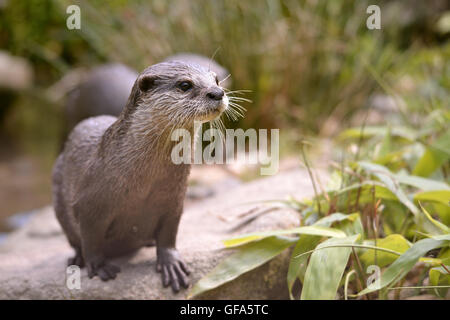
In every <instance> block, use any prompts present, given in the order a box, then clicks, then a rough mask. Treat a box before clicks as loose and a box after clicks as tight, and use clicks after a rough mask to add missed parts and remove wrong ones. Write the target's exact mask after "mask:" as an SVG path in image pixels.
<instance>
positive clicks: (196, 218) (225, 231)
mask: <svg viewBox="0 0 450 320" xmlns="http://www.w3.org/2000/svg"><path fill="white" fill-rule="evenodd" d="M289 195H292V196H294V197H296V198H298V199H302V198H304V197H305V196H311V195H312V188H311V183H310V181H309V178H308V175H307V172H306V171H304V170H292V171H288V172H283V173H280V174H278V175H275V176H272V177H269V178H264V179H259V180H255V181H253V182H250V183H246V184H242V185H240V186H237V187H235V188H230V189H229V190H226V191H225V190H224V191H221V192H219V193H217V194H216V195H214V196H213V197H211V198H208V199H206V200H202V201H198V202H196V203H193V204H191V205H189V206H187V207H186V209H185V212H184V215H183V217H182V220H181V224H180V228H179V233H178V241H177V242H178V249H179V250H180V252H181V254H182V255H183V256H184V258H185V260H186V262H187V264H188V265H189V266H190V269H191V270H192V274H191V276H190V279H191V283H196V282H197V281H198V280H199V279H200V278H201V277H203V276H204V275H205V274H206V273H207V272H209V271H210V270H211V269H212V268H213V267H214V266H216V265H217V264H218V263H219V262H220V261H221V260H222V259H223V258H225V257H226V256H227V255H229V254H230V253H231V252H232V251H231V250H226V249H223V246H222V244H221V240H223V239H227V238H229V237H232V236H235V235H236V234H242V233H247V232H254V231H261V230H273V229H279V228H287V227H292V226H295V225H297V224H298V214H297V213H296V212H295V211H293V210H290V209H279V210H274V211H269V212H266V213H265V214H262V215H259V216H258V217H257V218H256V219H252V220H250V221H249V222H248V223H247V224H245V225H243V226H240V228H237V229H236V228H235V226H236V225H239V224H240V223H241V222H242V219H243V217H246V215H245V213H246V212H254V211H256V210H264V209H267V207H266V205H265V204H263V203H256V204H255V203H252V204H249V202H253V201H259V200H269V199H286V197H287V196H289ZM230 230H233V231H230ZM155 251H156V250H155V248H143V249H141V250H139V251H138V252H137V253H136V254H134V255H130V256H128V257H122V258H120V259H117V260H116V261H115V263H116V264H118V265H119V266H120V267H121V269H122V272H121V273H120V274H119V275H118V277H117V279H115V280H114V281H109V282H102V281H101V280H99V279H98V278H97V277H95V278H94V279H89V278H88V277H87V273H86V270H85V269H83V270H82V272H81V290H76V289H75V290H69V289H67V287H66V286H65V281H66V262H67V259H68V258H69V257H71V256H72V255H73V251H72V249H71V248H70V247H69V245H68V243H67V241H66V239H65V236H64V235H63V233H62V231H61V229H60V227H59V225H58V223H57V221H56V219H55V217H54V213H53V210H52V208H51V207H47V208H44V209H42V210H41V211H40V212H39V213H37V214H35V215H34V216H33V218H32V219H31V221H30V222H29V223H28V224H26V225H25V226H24V227H22V228H20V229H18V230H17V231H15V232H13V233H12V234H11V235H10V236H8V238H7V239H6V241H5V242H4V243H3V244H2V245H0V299H184V298H185V297H186V295H187V293H188V291H189V290H184V291H181V292H180V293H178V294H174V293H172V291H171V290H170V288H163V287H162V284H161V279H160V274H159V273H157V272H156V271H155V262H156V255H155ZM288 259H289V252H288V251H286V252H285V253H284V254H281V255H280V256H279V257H278V258H276V259H274V260H273V261H270V262H268V263H266V264H264V265H262V266H260V267H259V268H257V269H255V270H253V271H250V272H248V273H246V274H244V275H242V276H241V277H239V278H237V279H235V280H234V281H232V282H230V283H228V284H225V285H224V286H221V287H220V288H217V289H215V290H212V291H210V292H207V293H205V294H203V295H202V296H199V297H198V298H200V299H201V298H208V299H277V298H278V299H280V298H281V299H285V298H288V291H287V288H286V272H287V265H288Z"/></svg>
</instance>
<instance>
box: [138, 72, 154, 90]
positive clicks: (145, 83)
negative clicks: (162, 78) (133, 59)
mask: <svg viewBox="0 0 450 320" xmlns="http://www.w3.org/2000/svg"><path fill="white" fill-rule="evenodd" d="M156 80H158V77H156V76H154V75H151V74H144V75H142V76H141V77H140V78H139V79H138V85H139V89H140V90H141V91H142V92H145V91H148V90H150V89H151V88H153V87H154V86H155V83H156Z"/></svg>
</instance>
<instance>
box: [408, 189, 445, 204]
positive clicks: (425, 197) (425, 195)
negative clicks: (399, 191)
mask: <svg viewBox="0 0 450 320" xmlns="http://www.w3.org/2000/svg"><path fill="white" fill-rule="evenodd" d="M414 200H416V201H435V202H440V203H442V204H445V205H449V203H450V190H440V191H428V192H419V193H416V194H415V195H414Z"/></svg>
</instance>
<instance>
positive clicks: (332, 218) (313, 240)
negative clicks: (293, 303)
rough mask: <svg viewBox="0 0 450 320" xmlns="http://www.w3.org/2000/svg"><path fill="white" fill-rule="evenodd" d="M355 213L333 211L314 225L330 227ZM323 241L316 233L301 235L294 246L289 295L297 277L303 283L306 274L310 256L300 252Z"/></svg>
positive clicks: (289, 271) (310, 248) (308, 249)
mask: <svg viewBox="0 0 450 320" xmlns="http://www.w3.org/2000/svg"><path fill="white" fill-rule="evenodd" d="M353 218H354V215H348V214H343V213H338V212H337V213H333V214H330V215H329V216H326V217H324V218H322V219H320V220H317V221H316V222H315V223H314V226H322V227H329V226H331V224H332V223H333V222H338V221H342V220H346V219H353ZM320 241H321V237H320V236H315V235H301V236H300V239H299V240H298V241H297V244H296V245H295V247H294V250H293V252H292V256H291V259H290V261H289V270H288V275H287V283H288V288H289V295H290V297H291V299H292V298H293V296H292V286H293V285H294V283H295V280H296V279H297V278H299V279H300V281H301V282H302V283H303V279H304V276H305V271H306V266H307V262H308V256H307V255H304V256H299V255H300V254H302V253H304V252H307V251H310V250H312V249H314V248H315V247H316V246H317V245H318V244H319V242H320Z"/></svg>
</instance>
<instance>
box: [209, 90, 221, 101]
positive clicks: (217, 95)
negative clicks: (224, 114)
mask: <svg viewBox="0 0 450 320" xmlns="http://www.w3.org/2000/svg"><path fill="white" fill-rule="evenodd" d="M223 95H224V92H223V90H222V89H219V88H215V89H212V90H211V91H210V92H208V93H207V94H206V96H207V97H208V98H210V99H213V100H222V98H223Z"/></svg>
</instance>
